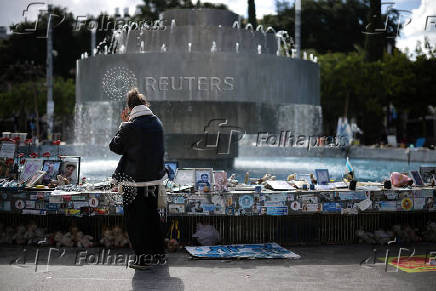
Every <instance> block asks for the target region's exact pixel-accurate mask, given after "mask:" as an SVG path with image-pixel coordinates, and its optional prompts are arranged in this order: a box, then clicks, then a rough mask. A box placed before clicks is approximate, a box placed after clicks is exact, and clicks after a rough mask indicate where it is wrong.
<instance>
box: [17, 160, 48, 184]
mask: <svg viewBox="0 0 436 291" xmlns="http://www.w3.org/2000/svg"><path fill="white" fill-rule="evenodd" d="M43 162H44V161H43V160H42V159H26V162H25V163H24V166H23V169H22V171H21V174H20V179H19V180H18V182H19V184H24V183H26V182H27V181H28V180H29V179H30V178H32V177H33V176H34V175H35V174H36V173H37V172H38V171H40V170H41V169H42V164H43Z"/></svg>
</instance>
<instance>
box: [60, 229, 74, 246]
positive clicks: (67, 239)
mask: <svg viewBox="0 0 436 291" xmlns="http://www.w3.org/2000/svg"><path fill="white" fill-rule="evenodd" d="M61 243H62V246H65V247H68V248H71V247H73V246H74V242H73V236H72V234H71V233H70V232H67V233H66V234H64V235H63V237H62V240H61Z"/></svg>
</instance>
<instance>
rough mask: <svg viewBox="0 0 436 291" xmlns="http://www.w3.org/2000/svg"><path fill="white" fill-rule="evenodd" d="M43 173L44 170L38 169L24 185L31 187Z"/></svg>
mask: <svg viewBox="0 0 436 291" xmlns="http://www.w3.org/2000/svg"><path fill="white" fill-rule="evenodd" d="M45 174H46V172H45V171H41V170H38V172H36V173H35V175H33V176H32V177H31V178H30V179H29V180H28V181H27V182H26V187H28V188H31V187H33V186H35V184H36V182H38V181H39V180H40V179H41V178H42V177H43V176H44V175H45Z"/></svg>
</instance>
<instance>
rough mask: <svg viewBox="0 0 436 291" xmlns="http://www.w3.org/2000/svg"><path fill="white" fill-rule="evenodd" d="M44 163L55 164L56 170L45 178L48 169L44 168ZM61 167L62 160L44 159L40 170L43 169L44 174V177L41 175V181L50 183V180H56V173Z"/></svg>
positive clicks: (57, 173)
mask: <svg viewBox="0 0 436 291" xmlns="http://www.w3.org/2000/svg"><path fill="white" fill-rule="evenodd" d="M46 164H57V165H58V166H57V171H56V173H53V174H51V175H52V176H51V177H50V178H49V179H48V181H47V178H46V175H48V174H49V171H48V169H45V165H46ZM61 167H62V160H44V161H43V163H42V171H45V172H46V174H45V175H44V177H42V183H43V184H45V183H47V184H48V183H50V181H51V180H57V175H59V173H60V171H61Z"/></svg>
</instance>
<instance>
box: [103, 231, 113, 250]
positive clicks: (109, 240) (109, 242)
mask: <svg viewBox="0 0 436 291" xmlns="http://www.w3.org/2000/svg"><path fill="white" fill-rule="evenodd" d="M100 243H101V244H102V245H104V247H105V248H111V247H112V246H113V245H114V236H113V233H112V231H111V230H110V229H108V228H107V229H105V230H103V235H102V236H101V240H100Z"/></svg>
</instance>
